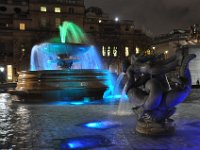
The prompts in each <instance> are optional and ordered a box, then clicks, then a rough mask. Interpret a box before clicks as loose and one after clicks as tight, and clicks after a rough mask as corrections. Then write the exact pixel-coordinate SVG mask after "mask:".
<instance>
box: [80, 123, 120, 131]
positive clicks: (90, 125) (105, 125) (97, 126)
mask: <svg viewBox="0 0 200 150" xmlns="http://www.w3.org/2000/svg"><path fill="white" fill-rule="evenodd" d="M79 126H83V127H87V128H93V129H102V130H105V129H110V128H115V127H119V126H120V124H119V123H118V122H114V121H93V122H87V123H84V124H80V125H79Z"/></svg>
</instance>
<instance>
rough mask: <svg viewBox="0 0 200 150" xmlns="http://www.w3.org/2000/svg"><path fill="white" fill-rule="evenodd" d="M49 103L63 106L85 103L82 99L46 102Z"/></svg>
mask: <svg viewBox="0 0 200 150" xmlns="http://www.w3.org/2000/svg"><path fill="white" fill-rule="evenodd" d="M48 104H49V105H56V106H65V105H77V106H78V105H84V104H86V103H84V101H74V102H73V101H71V102H67V101H56V102H50V103H48Z"/></svg>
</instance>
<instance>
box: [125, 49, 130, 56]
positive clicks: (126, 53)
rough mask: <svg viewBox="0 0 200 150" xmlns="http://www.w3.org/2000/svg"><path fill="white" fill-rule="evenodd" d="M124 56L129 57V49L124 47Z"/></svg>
mask: <svg viewBox="0 0 200 150" xmlns="http://www.w3.org/2000/svg"><path fill="white" fill-rule="evenodd" d="M125 56H126V57H128V56H129V47H125Z"/></svg>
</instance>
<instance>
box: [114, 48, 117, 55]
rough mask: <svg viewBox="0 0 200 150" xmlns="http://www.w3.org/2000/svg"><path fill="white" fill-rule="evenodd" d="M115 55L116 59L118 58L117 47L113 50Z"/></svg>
mask: <svg viewBox="0 0 200 150" xmlns="http://www.w3.org/2000/svg"><path fill="white" fill-rule="evenodd" d="M113 55H114V57H117V47H114V48H113Z"/></svg>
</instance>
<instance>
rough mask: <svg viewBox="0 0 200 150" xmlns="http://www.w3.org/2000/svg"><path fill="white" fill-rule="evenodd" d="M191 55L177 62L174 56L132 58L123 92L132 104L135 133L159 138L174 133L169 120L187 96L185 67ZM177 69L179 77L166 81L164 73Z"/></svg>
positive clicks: (187, 80) (189, 86) (188, 72)
mask: <svg viewBox="0 0 200 150" xmlns="http://www.w3.org/2000/svg"><path fill="white" fill-rule="evenodd" d="M195 57H196V56H195V55H194V54H189V55H185V56H183V57H182V59H181V61H178V57H177V56H173V57H171V58H169V59H166V60H165V59H161V57H160V56H148V57H147V56H145V57H144V56H137V57H136V56H135V55H133V56H132V58H131V65H130V66H129V67H128V69H127V71H126V74H127V78H128V81H127V83H126V85H125V91H126V93H127V95H128V97H129V100H130V101H131V102H132V103H133V105H134V106H133V111H134V112H135V114H136V116H137V120H138V122H137V126H136V131H137V132H139V133H141V134H146V135H160V134H165V133H170V132H172V131H174V130H175V124H174V123H173V120H172V119H170V116H172V115H173V114H174V113H175V110H176V108H175V106H176V105H178V104H179V103H181V102H182V101H183V100H184V99H185V98H186V97H187V96H188V95H189V93H190V90H191V76H190V71H189V68H188V64H189V62H190V60H192V59H193V58H195ZM177 69H178V70H179V71H178V72H179V74H178V75H176V76H175V77H173V78H171V79H170V81H169V80H168V78H167V76H166V73H169V72H171V71H174V70H177Z"/></svg>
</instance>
